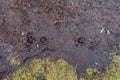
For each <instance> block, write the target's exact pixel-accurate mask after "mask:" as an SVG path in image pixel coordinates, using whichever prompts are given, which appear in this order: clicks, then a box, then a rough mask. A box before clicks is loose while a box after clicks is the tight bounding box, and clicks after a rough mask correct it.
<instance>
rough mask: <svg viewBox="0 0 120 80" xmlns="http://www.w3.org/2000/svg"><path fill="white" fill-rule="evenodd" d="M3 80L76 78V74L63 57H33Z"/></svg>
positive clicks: (74, 79)
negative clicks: (43, 58) (49, 58)
mask: <svg viewBox="0 0 120 80" xmlns="http://www.w3.org/2000/svg"><path fill="white" fill-rule="evenodd" d="M4 80H77V75H76V72H75V70H74V68H73V67H72V66H71V65H70V64H68V63H67V62H65V61H64V60H63V59H60V60H58V61H56V62H52V61H50V60H48V59H47V60H41V59H34V60H33V61H32V62H30V63H29V64H28V65H25V66H24V67H22V68H20V69H19V70H18V71H16V72H14V73H13V74H11V75H9V76H7V77H6V78H5V79H4Z"/></svg>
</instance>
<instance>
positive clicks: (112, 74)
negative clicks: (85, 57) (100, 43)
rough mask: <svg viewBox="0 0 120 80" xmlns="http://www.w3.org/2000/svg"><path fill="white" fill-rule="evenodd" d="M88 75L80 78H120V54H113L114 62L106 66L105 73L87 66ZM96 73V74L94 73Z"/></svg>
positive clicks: (116, 79) (110, 79)
mask: <svg viewBox="0 0 120 80" xmlns="http://www.w3.org/2000/svg"><path fill="white" fill-rule="evenodd" d="M86 72H87V73H88V75H87V76H86V77H84V78H80V80H120V56H113V61H112V64H110V65H109V67H107V68H106V71H105V73H101V72H99V71H97V70H94V69H91V68H87V69H86ZM93 73H96V75H93Z"/></svg>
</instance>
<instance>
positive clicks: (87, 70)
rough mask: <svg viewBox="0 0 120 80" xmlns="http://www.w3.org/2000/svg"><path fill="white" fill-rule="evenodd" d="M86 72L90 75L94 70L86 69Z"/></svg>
mask: <svg viewBox="0 0 120 80" xmlns="http://www.w3.org/2000/svg"><path fill="white" fill-rule="evenodd" d="M86 72H87V74H88V75H92V74H93V72H94V69H93V68H90V67H89V68H87V69H86Z"/></svg>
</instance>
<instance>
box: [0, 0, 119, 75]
mask: <svg viewBox="0 0 120 80" xmlns="http://www.w3.org/2000/svg"><path fill="white" fill-rule="evenodd" d="M119 43H120V0H0V76H1V75H3V74H7V73H10V72H11V71H13V70H14V69H16V68H13V67H12V66H10V65H9V60H8V59H7V57H8V56H9V55H10V54H17V55H19V59H20V60H21V61H22V62H25V61H26V60H28V58H32V57H35V56H39V57H41V58H46V57H49V56H50V57H52V58H53V59H55V60H56V59H59V58H63V59H65V60H66V61H67V62H69V63H70V64H72V65H73V66H74V67H75V68H76V70H77V73H78V75H83V74H84V72H85V68H86V67H89V66H90V67H97V68H98V69H100V70H103V69H104V68H105V67H106V66H108V64H109V63H110V62H111V56H112V55H113V54H118V51H119V50H118V44H119Z"/></svg>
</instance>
